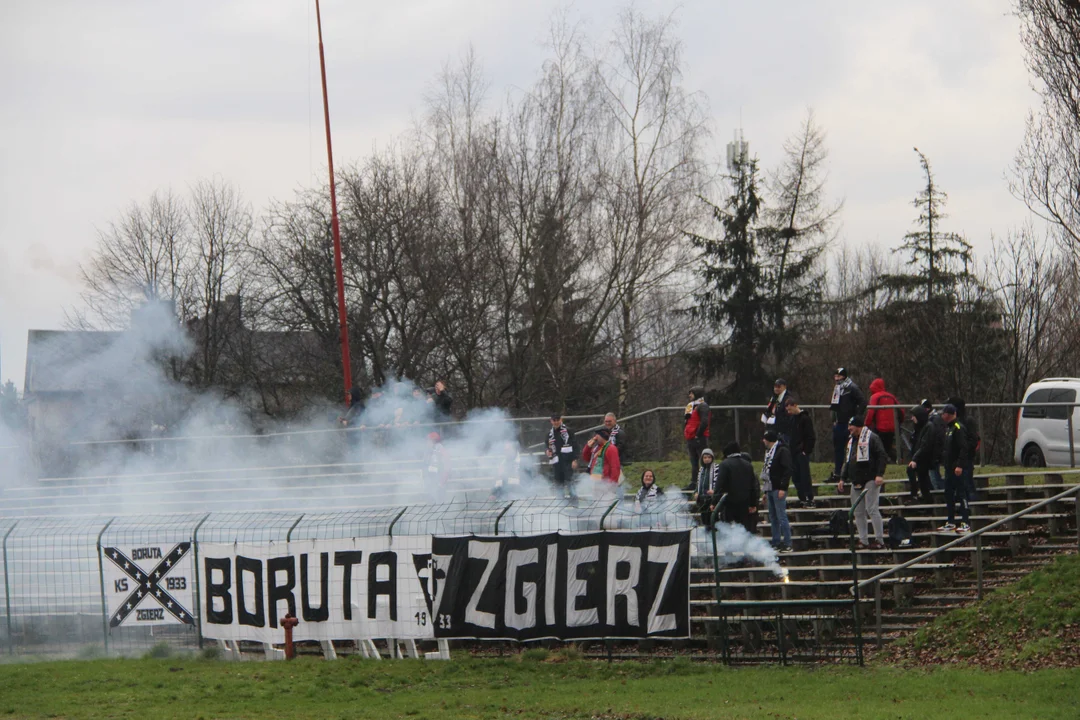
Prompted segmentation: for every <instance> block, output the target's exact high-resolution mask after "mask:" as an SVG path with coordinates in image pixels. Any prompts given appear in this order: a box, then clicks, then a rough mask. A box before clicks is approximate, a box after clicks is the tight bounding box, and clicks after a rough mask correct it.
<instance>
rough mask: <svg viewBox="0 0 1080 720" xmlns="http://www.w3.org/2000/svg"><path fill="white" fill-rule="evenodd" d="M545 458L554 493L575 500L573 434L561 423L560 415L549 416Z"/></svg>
mask: <svg viewBox="0 0 1080 720" xmlns="http://www.w3.org/2000/svg"><path fill="white" fill-rule="evenodd" d="M547 457H548V463H549V464H550V465H551V481H552V482H553V483H554V484H555V493H556V494H557V495H560V496H563V497H569V498H570V499H571V500H576V499H577V493H575V492H574V470H575V469H577V454H576V453H575V452H574V434H573V433H572V432H570V428H568V427H566V425H565V424H564V423H563V421H562V413H552V414H551V432H549V433H548V437H547Z"/></svg>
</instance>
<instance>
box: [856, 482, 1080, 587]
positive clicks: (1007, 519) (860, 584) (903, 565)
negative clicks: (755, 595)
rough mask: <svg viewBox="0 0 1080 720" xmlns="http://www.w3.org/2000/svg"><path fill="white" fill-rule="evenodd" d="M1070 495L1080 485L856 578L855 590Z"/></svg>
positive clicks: (1076, 493)
mask: <svg viewBox="0 0 1080 720" xmlns="http://www.w3.org/2000/svg"><path fill="white" fill-rule="evenodd" d="M1006 474H1008V473H1006ZM1050 474H1051V475H1057V474H1061V473H1050ZM1069 495H1078V496H1080V484H1076V485H1073V486H1072V487H1071V488H1069V489H1068V490H1065V491H1063V492H1060V493H1058V494H1057V495H1054V496H1053V497H1050V498H1046V499H1045V500H1042V501H1040V502H1037V503H1035V504H1034V505H1029V506H1028V507H1026V508H1024V509H1023V510H1020V511H1018V512H1015V513H1013V514H1012V515H1009V516H1008V517H1004V518H1001V519H1000V520H996V521H994V522H992V523H990V524H989V525H987V526H986V527H984V528H979V529H978V530H975V531H974V532H970V533H968V534H966V535H963V536H962V537H958V538H957V539H956V540H953V541H951V542H948V543H945V544H944V545H942V546H941V547H937V548H934V549H933V550H930V551H928V552H925V553H923V554H922V555H919V556H918V557H916V558H914V559H912V560H908V561H907V562H903V563H900V564H899V565H896V566H895V567H891V568H889V569H888V570H886V571H884V572H882V573H878V574H877V575H875V576H874V577H872V578H869V579H867V580H863V581H862V582H858V578H856V582H855V585H854V588H855V590H856V592H857V591H858V589H859V588H862V587H865V586H867V585H869V584H871V583H875V582H878V581H880V580H884V579H885V578H887V577H891V576H893V575H895V574H896V573H898V572H900V571H902V570H906V569H907V568H909V567H911V566H912V565H915V564H917V563H920V562H922V561H923V560H927V559H928V558H932V557H934V556H935V555H938V554H940V553H942V552H944V551H946V550H949V549H951V548H953V547H956V546H957V545H960V544H962V543H966V542H968V541H970V540H974V539H975V538H979V537H982V535H983V533H987V532H989V531H991V530H993V529H994V528H996V527H1000V526H1001V525H1004V524H1005V523H1008V522H1012V521H1014V520H1017V519H1019V518H1021V517H1023V516H1024V515H1027V514H1029V513H1032V512H1034V511H1036V510H1038V509H1040V508H1043V507H1045V506H1047V505H1050V504H1051V503H1055V502H1058V501H1060V500H1063V499H1065V498H1066V497H1068V496H1069ZM1078 532H1080V528H1078Z"/></svg>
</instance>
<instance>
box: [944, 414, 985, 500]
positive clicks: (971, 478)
mask: <svg viewBox="0 0 1080 720" xmlns="http://www.w3.org/2000/svg"><path fill="white" fill-rule="evenodd" d="M946 402H949V403H952V404H953V405H955V406H956V421H957V422H958V423H960V424H961V425H963V426H964V437H965V438H967V444H968V461H967V464H966V465H964V474H963V478H964V492H965V493H966V494H967V499H968V502H970V501H972V500H974V499H975V458H977V457H978V455H979V445H980V444H981V443H982V438H981V437H980V436H979V424H978V423H977V422H976V420H975V414H974V413H969V412H968V411H967V403H966V402H964V399H963V398H961V397H954V398H950V399H949V400H947V401H946Z"/></svg>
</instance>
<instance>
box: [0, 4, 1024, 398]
mask: <svg viewBox="0 0 1080 720" xmlns="http://www.w3.org/2000/svg"><path fill="white" fill-rule="evenodd" d="M623 4H624V3H622V2H614V1H612V0H588V1H585V0H578V2H576V3H574V4H573V5H571V6H570V7H571V12H572V14H573V15H574V16H576V17H577V18H578V19H580V20H581V21H582V22H583V24H584V26H585V29H586V30H587V32H588V34H589V35H590V36H591V37H594V38H597V39H602V38H605V37H606V35H607V32H608V30H609V28H610V27H611V25H612V23H613V20H614V18H615V15H616V13H617V11H618V9H619V8H620V7H622V6H623ZM566 6H567V3H565V2H557V1H556V0H528V2H512V1H510V0H395V1H394V2H373V1H370V0H325V2H323V3H322V11H323V32H324V41H325V44H326V61H327V73H328V76H329V84H330V108H331V120H332V124H333V130H334V150H335V156H336V157H337V158H338V161H339V164H341V163H347V162H350V161H352V160H355V159H358V158H361V157H363V156H364V155H366V154H367V153H369V152H370V150H371V149H372V147H373V146H374V145H376V144H380V145H381V144H386V143H387V142H388V141H389V140H391V139H392V138H393V137H394V136H395V135H397V134H398V133H400V132H401V131H402V130H404V129H406V128H407V127H408V126H409V124H410V123H411V120H412V118H413V117H414V116H415V115H416V114H418V113H419V112H420V110H421V106H422V103H423V95H424V92H425V90H426V89H427V88H428V87H429V85H430V83H431V81H432V80H433V78H434V76H435V75H436V73H437V72H438V71H439V69H440V67H441V66H442V65H443V63H444V62H446V61H447V60H451V59H454V58H456V57H458V56H459V55H460V54H461V52H462V51H463V50H464V49H466V48H467V47H468V45H469V43H472V45H473V46H474V47H475V49H476V52H477V55H478V56H479V58H480V59H481V61H482V62H483V64H484V67H485V71H486V74H487V76H488V78H489V80H490V85H491V90H490V103H491V105H492V106H495V105H497V104H498V103H499V102H501V101H502V98H503V96H504V95H505V93H506V92H507V91H508V90H511V89H512V88H514V87H523V86H527V85H529V84H530V83H531V82H532V81H533V80H534V79H535V77H536V76H537V73H538V70H539V67H540V64H541V63H542V62H543V59H544V57H545V50H544V47H543V45H542V42H543V39H544V36H545V30H546V28H547V25H548V22H549V19H550V17H551V16H552V14H553V12H555V11H556V10H557V9H559V8H563V7H566ZM638 7H639V8H640V9H642V10H643V11H645V12H647V13H649V14H659V13H668V12H671V11H672V10H675V13H676V14H675V17H676V18H677V22H678V28H677V32H678V35H679V37H680V38H681V40H682V42H683V43H684V51H685V61H686V62H685V82H686V86H687V87H688V89H691V90H697V91H701V92H703V93H704V94H705V95H707V97H708V101H709V107H710V113H711V116H712V131H713V134H714V144H715V146H716V148H717V150H716V152H717V154H718V155H719V154H720V153H722V151H723V145H724V143H726V142H727V140H728V139H729V138H730V137H731V135H732V133H733V132H734V130H735V129H736V128H737V127H738V126H739V124H740V122H741V124H742V126H743V128H744V129H745V133H746V136H747V139H748V140H749V141H750V143H751V150H752V152H754V153H755V154H757V155H758V156H759V157H760V158H761V161H762V163H763V165H764V166H766V167H768V166H771V165H773V164H775V163H776V162H777V160H778V159H779V152H780V150H779V148H780V144H781V143H782V141H783V139H784V138H785V137H786V136H787V135H789V134H791V133H792V132H793V131H795V130H796V129H797V127H798V125H799V122H800V120H801V118H802V116H803V114H804V113H805V109H806V108H807V107H812V108H813V109H814V111H815V112H816V114H817V117H818V120H819V122H820V124H821V125H822V126H823V127H824V128H825V130H826V131H827V133H828V144H829V148H830V152H831V156H830V161H831V173H830V189H831V192H832V193H833V194H834V195H835V196H836V197H837V198H843V199H844V202H845V207H844V212H843V217H842V220H843V229H842V231H841V238H843V239H845V240H846V241H847V242H848V243H849V244H852V245H855V244H864V243H878V244H881V245H884V246H890V247H891V246H894V245H896V244H897V243H898V242H899V240H900V238H901V237H902V235H903V234H904V233H905V232H907V231H908V230H909V229H910V227H911V221H912V218H913V217H914V211H913V209H912V207H911V205H910V202H911V199H912V198H913V197H914V195H915V193H916V192H917V191H918V190H919V188H920V183H921V182H922V180H921V178H920V169H919V165H918V162H917V159H916V157H915V155H914V153H913V152H912V147H913V146H916V145H917V146H918V147H919V148H920V149H921V150H922V151H924V152H925V153H926V154H927V155H928V156H929V158H930V160H931V163H932V164H933V168H934V171H935V174H936V175H937V179H938V181H939V183H940V184H941V186H942V187H943V188H944V189H945V190H946V191H947V192H948V193H949V198H950V199H949V208H948V210H949V214H950V220H949V221H947V228H946V229H950V230H956V231H959V232H962V233H964V234H965V235H966V236H967V238H968V239H969V241H971V242H972V243H973V244H974V245H975V247H976V250H977V251H980V250H985V249H986V248H987V247H988V244H989V237H990V233H991V231H993V232H995V233H998V234H1000V233H1003V232H1005V231H1006V230H1008V229H1009V228H1010V227H1016V226H1019V225H1020V224H1022V223H1023V222H1024V221H1025V220H1026V219H1027V217H1028V214H1027V211H1026V209H1025V208H1024V207H1023V205H1022V204H1020V203H1019V202H1018V201H1016V200H1015V199H1013V198H1012V196H1011V195H1010V194H1009V192H1008V189H1007V186H1006V183H1005V181H1004V179H1003V176H1004V173H1005V171H1006V170H1007V168H1008V165H1009V163H1010V161H1011V159H1012V156H1013V154H1014V152H1015V150H1016V147H1017V146H1018V144H1019V142H1020V140H1021V138H1022V135H1023V128H1024V120H1025V116H1026V114H1027V112H1028V108H1029V107H1032V106H1033V105H1034V103H1035V99H1034V95H1033V93H1032V92H1031V90H1030V89H1029V86H1028V78H1027V73H1026V70H1025V68H1024V62H1023V55H1022V50H1021V47H1020V42H1019V37H1018V22H1017V20H1016V19H1015V18H1014V17H1012V16H1011V15H1009V14H1008V11H1009V3H1008V2H1006V1H1005V0H949V1H948V2H942V1H941V0H905V2H902V3H896V2H884V1H883V0H882V1H880V2H879V1H868V0H844V1H841V0H833V1H825V0H815V1H814V2H795V1H794V0H791V1H789V2H780V1H779V0H777V1H773V2H756V3H749V2H734V1H727V0H683V2H681V3H677V4H676V3H672V2H661V1H660V0H653V1H647V2H639V3H638ZM313 8H314V0H311V2H304V1H303V0H187V1H186V2H183V3H177V2H161V1H150V0H142V1H138V2H137V1H136V0H127V1H121V0H94V2H60V1H59V0H40V1H36V0H35V1H34V2H31V1H30V0H21V1H20V0H0V380H7V379H9V378H10V379H13V380H15V382H16V385H18V386H19V388H20V389H21V388H22V384H23V382H22V381H23V366H24V361H25V353H26V333H27V330H28V329H30V328H60V327H62V322H63V317H64V309H65V308H69V307H72V306H74V305H75V304H76V303H77V302H78V293H79V285H78V275H77V266H78V264H79V262H81V261H84V260H85V258H86V257H87V255H88V253H89V252H90V250H91V249H92V247H93V245H94V242H95V238H96V228H100V227H104V226H105V225H106V224H107V223H108V222H109V220H110V219H113V218H116V217H117V216H118V214H119V213H121V212H122V211H123V209H124V208H125V207H126V206H128V205H129V204H130V203H131V202H132V201H134V200H144V199H145V198H147V197H148V196H149V195H150V193H151V192H153V191H154V190H155V189H158V188H168V187H171V188H173V189H174V190H178V191H183V190H186V188H187V187H188V185H190V184H192V183H194V182H195V181H196V180H198V179H199V178H202V177H208V176H213V175H220V176H221V177H222V178H224V179H226V180H228V181H231V182H234V183H236V184H237V185H238V186H239V187H241V188H242V190H243V192H244V194H245V196H246V198H247V199H248V200H249V201H250V202H251V203H252V204H253V205H254V206H255V207H256V209H258V208H260V207H262V206H264V205H265V204H266V202H267V200H269V199H270V198H287V197H289V196H290V195H291V194H292V193H293V192H294V191H295V190H296V189H298V188H300V187H303V186H306V185H311V184H313V183H317V182H321V181H322V180H323V178H324V174H325V155H324V152H325V148H324V146H323V135H322V125H321V123H322V108H321V101H320V96H319V77H318V55H317V44H316V41H315V17H314V9H313Z"/></svg>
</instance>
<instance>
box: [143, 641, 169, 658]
mask: <svg viewBox="0 0 1080 720" xmlns="http://www.w3.org/2000/svg"><path fill="white" fill-rule="evenodd" d="M172 654H173V650H172V647H170V646H169V644H168V643H163V642H159V643H158V644H157V645H155V646H154V647H152V648H150V649H149V650H148V651H147V653H146V655H144V656H143V657H145V658H155V659H158V660H160V659H162V658H167V657H171V656H172Z"/></svg>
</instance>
